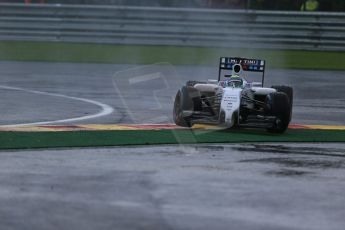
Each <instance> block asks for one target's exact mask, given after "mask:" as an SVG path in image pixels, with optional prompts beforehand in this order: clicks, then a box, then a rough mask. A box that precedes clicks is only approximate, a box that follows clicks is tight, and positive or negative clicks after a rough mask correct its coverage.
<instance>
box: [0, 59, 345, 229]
mask: <svg viewBox="0 0 345 230" xmlns="http://www.w3.org/2000/svg"><path fill="white" fill-rule="evenodd" d="M216 75H217V69H216V68H213V67H191V66H182V67H181V66H180V67H173V66H169V65H158V66H157V65H155V66H149V67H134V66H126V65H96V64H61V63H60V64H58V63H29V62H26V63H21V62H0V87H1V86H10V87H19V88H21V89H22V90H21V91H18V90H17V91H16V90H10V89H4V88H0V98H1V102H2V103H0V110H1V111H2V113H1V117H0V124H1V125H5V124H6V125H8V124H18V123H33V122H42V121H45V122H49V121H56V120H61V119H66V118H71V117H83V116H87V115H92V114H97V113H99V112H100V110H101V108H100V107H98V106H95V105H94V104H90V103H86V102H81V101H76V100H71V99H67V98H61V97H56V96H48V95H42V94H38V93H32V92H29V91H27V90H36V91H40V92H48V93H55V94H61V95H66V96H72V97H78V98H84V99H91V100H94V101H97V102H101V103H104V104H107V105H110V106H111V107H113V108H114V113H112V114H110V115H108V116H103V117H98V118H96V119H91V120H81V121H79V123H110V124H113V123H133V122H135V123H167V122H171V110H172V103H173V99H172V98H173V97H174V95H175V93H176V90H177V89H178V88H179V87H180V86H181V85H182V84H183V83H184V82H185V81H186V80H188V79H195V80H204V79H208V78H212V77H213V76H216ZM344 75H345V73H344V72H337V71H321V72H320V71H302V70H290V71H284V70H270V69H268V71H267V76H266V80H267V81H266V82H267V85H273V84H288V85H292V86H293V87H294V89H295V103H294V115H293V123H300V124H331V125H332V124H334V125H344V124H345V119H344V114H345V113H344V112H345V103H344V100H345V91H344V90H343V89H344V87H345V78H344ZM77 123H78V122H77ZM344 154H345V145H344V144H274V145H269V144H256V145H252V144H246V145H240V144H238V145H200V146H161V147H151V148H149V147H136V148H101V149H61V150H41V151H1V152H0V204H1V205H0V229H6V230H7V229H265V230H266V229H291V230H292V229H313V230H314V229H320V230H321V229H339V230H340V229H344V226H345V221H344V218H343V217H344V216H345V197H344V195H343V191H344V189H345V182H344V181H345V178H344V175H345V160H344V159H345V158H344V157H345V155H344Z"/></svg>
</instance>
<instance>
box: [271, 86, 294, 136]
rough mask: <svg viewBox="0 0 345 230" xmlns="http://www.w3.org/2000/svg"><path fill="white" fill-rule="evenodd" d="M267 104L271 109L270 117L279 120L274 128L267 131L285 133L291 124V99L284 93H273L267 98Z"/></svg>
mask: <svg viewBox="0 0 345 230" xmlns="http://www.w3.org/2000/svg"><path fill="white" fill-rule="evenodd" d="M266 104H267V106H268V108H269V111H268V113H269V114H268V115H270V116H275V117H276V118H277V120H276V123H275V124H274V125H273V127H272V128H269V129H267V131H269V132H273V133H283V132H285V131H286V129H287V128H288V126H289V123H290V113H291V109H290V101H289V97H288V96H287V95H286V94H285V93H283V92H276V93H271V94H269V95H268V96H267V98H266Z"/></svg>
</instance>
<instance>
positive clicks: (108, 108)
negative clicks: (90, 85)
mask: <svg viewBox="0 0 345 230" xmlns="http://www.w3.org/2000/svg"><path fill="white" fill-rule="evenodd" d="M0 89H7V90H16V91H22V92H28V93H34V94H40V95H46V96H53V97H62V98H66V99H70V100H75V101H82V102H86V103H90V104H93V105H96V106H98V107H101V108H102V110H101V111H100V112H98V113H96V114H92V115H87V116H82V117H74V118H68V119H62V120H54V121H42V122H33V123H23V124H13V125H1V126H0V127H3V128H10V127H18V126H31V125H49V124H54V123H67V122H76V121H84V120H88V119H94V118H98V117H103V116H107V115H109V114H111V113H113V112H114V108H112V107H111V106H109V105H107V104H103V103H101V102H98V101H94V100H90V99H85V98H80V97H71V96H67V95H63V94H58V93H47V92H42V91H37V90H29V89H24V88H19V87H11V86H5V85H0Z"/></svg>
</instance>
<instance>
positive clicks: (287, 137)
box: [0, 129, 345, 149]
mask: <svg viewBox="0 0 345 230" xmlns="http://www.w3.org/2000/svg"><path fill="white" fill-rule="evenodd" d="M248 142H260V143H262V142H293V143H296V142H345V131H339V130H310V129H289V130H288V131H287V132H286V133H285V134H279V135H278V134H270V133H267V132H265V131H262V130H232V131H226V130H223V131H207V132H206V131H202V130H156V131H153V130H140V131H138V130H128V131H74V132H0V149H33V148H59V147H101V146H128V145H130V146H133V145H157V144H197V143H248Z"/></svg>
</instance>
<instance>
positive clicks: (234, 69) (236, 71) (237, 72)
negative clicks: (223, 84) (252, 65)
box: [231, 64, 243, 77]
mask: <svg viewBox="0 0 345 230" xmlns="http://www.w3.org/2000/svg"><path fill="white" fill-rule="evenodd" d="M242 74H243V69H242V66H241V65H240V64H235V65H234V66H233V67H232V73H231V75H232V76H238V77H239V76H241V75H242Z"/></svg>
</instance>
